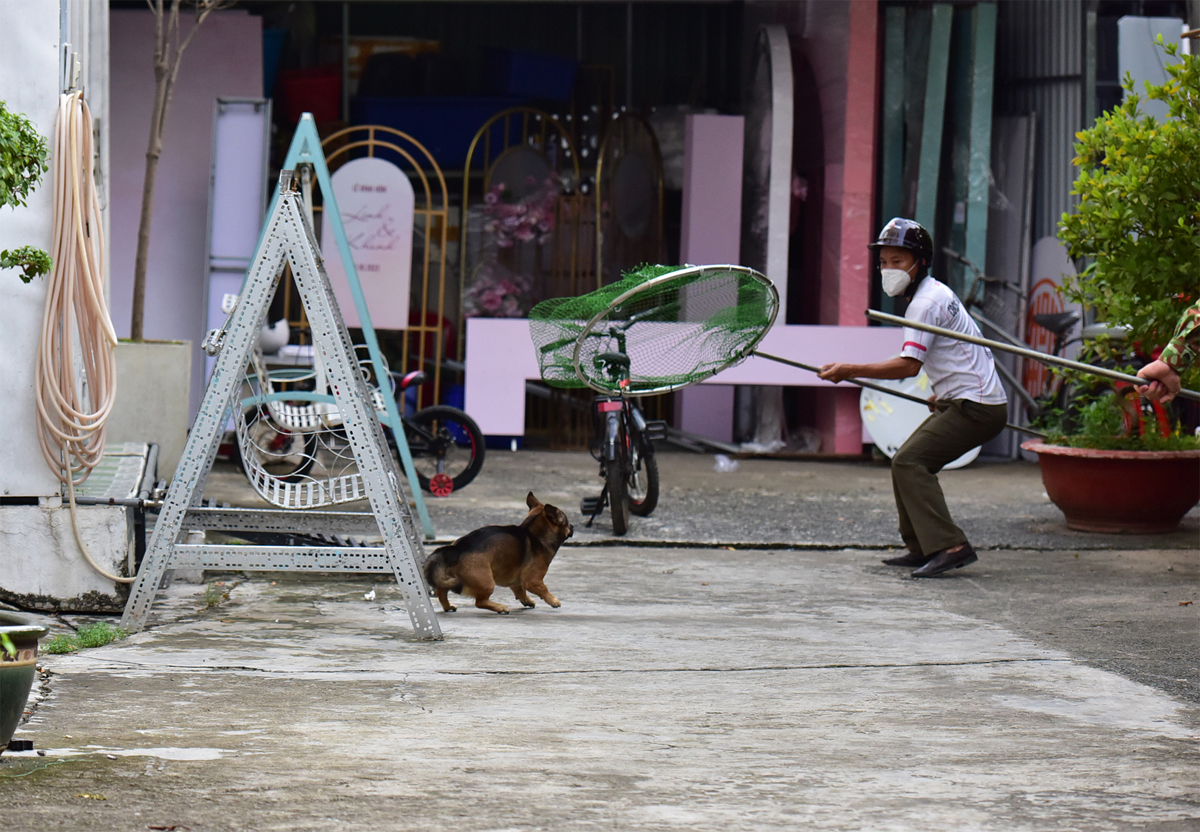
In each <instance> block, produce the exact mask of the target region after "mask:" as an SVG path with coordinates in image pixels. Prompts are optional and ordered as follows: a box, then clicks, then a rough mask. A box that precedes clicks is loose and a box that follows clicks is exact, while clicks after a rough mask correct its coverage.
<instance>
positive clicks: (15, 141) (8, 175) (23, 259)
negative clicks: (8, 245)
mask: <svg viewBox="0 0 1200 832" xmlns="http://www.w3.org/2000/svg"><path fill="white" fill-rule="evenodd" d="M47 170H49V165H47V164H46V140H45V139H44V138H43V137H42V136H41V135H39V134H38V132H37V130H36V129H35V128H34V126H33V124H32V122H30V121H29V119H27V118H25V116H23V115H21V114H20V113H14V112H12V111H11V110H9V109H8V108H7V107H6V106H5V105H4V102H3V101H0V207H4V206H8V207H10V208H16V207H18V206H24V205H25V204H26V201H27V200H28V198H29V194H30V193H32V192H33V189H34V188H36V187H37V185H38V183H39V182H40V181H41V179H42V175H43V174H44V173H45V172H46V171H47ZM0 269H20V270H21V279H22V280H23V281H25V282H26V283H28V282H29V281H30V280H32V279H33V278H35V277H37V276H38V275H43V274H46V273H47V272H49V271H50V256H49V255H48V254H46V252H44V251H42V250H41V249H38V248H34V247H32V246H22V247H21V248H17V249H13V250H12V251H9V250H7V249H5V250H4V251H0Z"/></svg>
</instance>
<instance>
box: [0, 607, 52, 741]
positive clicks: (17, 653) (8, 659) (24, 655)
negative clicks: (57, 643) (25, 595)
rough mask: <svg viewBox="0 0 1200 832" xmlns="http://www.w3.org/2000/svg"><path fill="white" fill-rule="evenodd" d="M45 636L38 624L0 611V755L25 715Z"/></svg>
mask: <svg viewBox="0 0 1200 832" xmlns="http://www.w3.org/2000/svg"><path fill="white" fill-rule="evenodd" d="M45 635H46V628H45V627H43V626H41V625H40V624H34V623H32V622H31V621H29V620H28V619H26V618H25V617H23V616H20V615H17V614H15V613H11V612H5V611H3V610H0V753H3V752H4V749H6V748H7V747H8V741H9V740H10V739H12V735H13V731H15V730H17V725H18V724H19V723H20V722H21V716H22V715H23V714H24V713H25V703H26V702H27V701H28V699H29V691H30V690H31V689H32V688H33V679H34V676H35V675H36V674H37V655H38V639H40V638H42V637H44V636H45Z"/></svg>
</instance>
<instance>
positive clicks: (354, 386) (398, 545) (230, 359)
mask: <svg viewBox="0 0 1200 832" xmlns="http://www.w3.org/2000/svg"><path fill="white" fill-rule="evenodd" d="M291 181H292V171H283V172H282V173H281V174H280V193H279V198H278V200H277V201H276V204H275V208H274V210H273V211H272V213H271V216H270V217H269V218H268V219H267V222H266V225H265V228H264V233H263V238H262V241H261V242H260V243H259V246H258V252H257V253H256V255H255V259H254V262H253V264H252V265H251V267H250V271H249V274H248V275H247V278H246V283H245V286H244V287H243V290H242V293H241V296H240V300H239V301H238V304H237V306H236V307H235V308H234V310H233V311H232V312H231V313H230V315H229V320H228V322H227V323H226V325H225V330H224V336H223V339H221V338H218V339H217V342H218V343H220V344H221V347H220V351H219V353H218V355H217V360H216V363H215V365H214V367H213V373H212V376H211V377H210V378H209V382H208V386H207V388H206V389H205V392H204V398H203V399H202V401H201V403H200V410H199V412H198V413H197V415H196V420H195V422H194V423H193V425H192V429H191V431H190V432H189V434H188V440H187V444H186V445H185V446H184V451H183V456H182V459H181V460H180V463H179V466H178V468H177V470H176V472H175V478H174V479H173V480H172V482H171V487H170V490H169V491H168V492H167V496H166V499H165V500H164V502H163V506H162V511H161V512H160V514H159V520H158V524H157V525H156V526H155V528H154V535H153V537H152V538H151V540H150V545H149V547H148V548H147V551H146V556H145V558H144V559H143V561H142V566H141V569H140V570H139V572H138V577H137V580H136V582H135V583H134V584H133V587H132V590H131V591H130V594H129V600H128V602H127V603H126V606H125V614H124V617H123V618H122V622H121V623H122V626H123V627H125V628H126V629H128V630H130V631H137V630H140V629H141V628H142V627H143V626H145V622H146V617H147V616H148V614H149V612H150V607H151V605H152V604H153V601H154V595H155V593H156V592H157V590H158V587H159V586H160V585H161V584H162V579H163V575H164V573H165V572H166V570H167V569H168V568H170V567H172V566H175V565H179V566H193V567H198V568H210V569H230V570H246V571H276V570H299V571H308V570H312V571H328V572H367V573H373V572H375V573H377V572H386V571H388V570H390V571H391V572H392V573H393V574H394V575H395V577H396V583H397V585H398V586H399V588H400V591H401V593H402V595H403V596H404V602H405V605H406V607H407V609H408V615H409V619H410V621H411V622H412V627H413V630H414V632H415V634H416V636H417V638H420V639H440V638H441V637H442V633H441V627H440V626H439V624H438V620H437V616H436V615H435V614H434V611H433V606H432V604H431V603H430V601H429V593H428V590H427V588H426V586H425V582H424V580H423V578H422V576H421V573H420V568H419V563H420V561H421V560H422V559H423V558H421V557H419V556H420V555H423V554H424V548H423V546H422V543H421V539H420V538H419V537H418V536H417V533H416V528H415V524H414V522H413V517H412V514H411V512H410V511H409V508H408V501H407V499H406V498H405V497H404V492H403V490H402V486H401V478H400V476H399V473H398V472H397V470H396V466H395V462H394V460H393V459H392V456H391V454H390V453H389V452H388V450H387V444H386V442H385V441H384V437H383V431H382V429H381V428H380V425H379V420H378V418H377V417H376V413H375V408H374V406H373V402H372V399H371V394H370V391H369V390H368V388H367V385H366V383H365V381H364V380H363V378H362V375H361V373H360V372H359V371H358V363H357V361H356V360H355V357H354V349H353V347H352V345H351V342H350V337H349V333H348V332H347V331H346V326H345V323H344V322H343V320H342V316H341V313H340V311H339V310H338V306H337V301H336V299H335V298H334V295H333V290H332V288H331V286H330V284H329V278H328V276H327V275H326V274H325V268H324V265H323V261H322V259H321V255H320V253H319V251H320V250H319V248H318V247H317V244H316V240H315V239H314V237H313V233H312V228H311V227H310V226H309V224H308V221H307V219H306V217H305V215H304V211H303V209H302V206H301V202H300V195H299V194H298V193H295V192H294V191H292V190H291V188H290V185H291ZM285 262H286V263H288V264H289V265H290V266H291V270H292V276H293V279H294V280H295V282H296V286H297V287H298V291H299V293H300V296H301V299H302V301H303V303H304V308H305V311H306V314H307V315H308V320H309V321H310V323H311V324H312V333H313V342H314V346H315V347H316V349H317V351H318V352H319V353H320V359H321V361H322V362H323V365H324V367H325V368H326V372H327V375H328V378H329V386H330V390H331V392H332V393H333V396H334V398H335V400H336V402H337V406H338V409H339V412H340V413H341V414H342V417H343V425H344V427H345V430H346V434H347V437H348V438H349V441H350V446H351V448H352V449H353V451H354V456H355V460H356V462H357V465H358V468H359V473H360V475H361V478H362V483H363V486H364V490H365V493H366V496H367V498H368V499H369V500H370V503H371V512H372V515H373V519H374V522H375V524H376V526H377V528H378V531H379V534H380V536H382V538H383V546H382V547H372V548H362V547H347V548H344V549H343V548H340V547H278V546H210V545H205V544H200V545H196V544H191V545H188V544H183V543H181V542H180V536H181V534H182V533H183V531H184V529H185V525H184V523H185V520H188V519H193V520H194V519H198V518H199V517H207V520H208V522H207V523H205V525H206V526H207V527H208V528H217V525H216V523H218V522H221V519H222V517H223V518H224V520H225V521H226V523H227V525H228V526H230V527H232V528H245V527H246V526H247V525H250V526H253V525H277V524H279V523H280V521H281V520H282V517H283V516H284V515H287V514H288V512H270V516H269V517H268V516H267V515H265V514H263V513H261V512H259V513H257V514H256V515H255V516H254V518H253V519H248V523H239V521H238V520H237V515H238V511H237V510H234V509H224V510H222V512H221V513H219V514H218V513H211V512H209V513H205V512H204V511H203V510H202V509H201V508H200V502H201V500H202V498H203V493H204V484H205V481H206V480H207V478H208V473H209V471H210V470H211V469H212V463H213V459H214V458H215V456H216V453H217V446H218V445H219V443H220V439H221V434H222V433H223V431H224V428H225V424H226V419H227V418H228V414H229V412H230V408H231V407H236V406H238V404H239V400H238V399H237V395H238V393H239V392H240V389H241V383H242V379H243V377H244V373H245V369H246V366H247V365H248V364H249V362H250V360H251V355H252V352H253V348H254V344H255V342H256V339H257V337H258V333H259V330H260V329H261V327H262V323H263V319H264V317H265V316H266V313H267V308H268V306H269V304H270V302H271V298H272V297H273V296H274V293H275V289H276V286H277V284H278V282H279V279H280V276H281V274H282V271H283V266H284V263H285ZM326 514H329V515H334V514H337V513H333V512H329V513H326ZM304 516H305V515H304V514H303V513H301V512H297V513H296V514H295V517H296V520H297V522H296V523H295V524H294V525H295V526H297V527H298V526H304V525H311V523H309V522H306V521H304V520H302V519H301V518H303V517H304ZM327 519H331V520H332V519H334V518H333V517H329V518H327ZM338 519H339V520H340V521H342V522H345V520H346V519H347V518H345V517H344V516H343V517H339V518H338ZM354 523H355V524H357V523H358V521H357V520H356V521H354Z"/></svg>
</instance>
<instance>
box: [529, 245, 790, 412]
mask: <svg viewBox="0 0 1200 832" xmlns="http://www.w3.org/2000/svg"><path fill="white" fill-rule="evenodd" d="M778 308H779V296H778V293H777V292H776V291H775V287H774V286H773V285H772V284H771V282H770V281H769V280H767V278H766V277H765V276H763V275H762V274H760V273H759V272H757V271H755V270H754V269H750V268H747V267H745V266H732V265H720V266H686V267H678V266H643V267H642V268H640V269H638V270H636V271H633V272H630V273H628V274H626V276H625V278H624V279H622V280H621V281H619V282H617V283H614V284H612V285H610V286H605V287H602V288H601V289H597V290H596V291H594V292H590V293H588V294H586V295H582V296H580V297H575V298H555V299H552V300H548V301H543V302H542V303H540V304H538V305H537V306H536V307H534V309H533V310H531V311H530V315H529V317H530V334H531V336H532V337H533V341H534V344H535V346H536V348H537V349H536V353H537V358H538V364H539V368H540V370H541V374H542V379H543V380H544V381H546V383H548V384H550V385H552V386H555V387H589V388H591V389H593V390H595V391H597V392H600V393H606V394H623V395H629V396H645V395H651V394H655V393H666V392H669V391H671V390H677V389H679V388H681V387H686V386H687V385H689V384H695V383H696V382H699V381H703V380H704V379H706V378H709V377H710V376H712V375H715V374H716V373H718V372H720V371H721V370H723V369H725V368H727V367H730V366H732V365H734V364H737V363H738V362H740V361H742V360H743V359H745V358H746V357H747V356H748V355H749V354H750V352H751V351H752V350H753V349H754V347H755V346H756V345H757V344H758V342H759V341H761V340H762V338H763V336H764V335H765V334H766V332H767V330H769V329H770V328H771V325H772V324H773V323H774V321H775V316H776V314H777V312H778Z"/></svg>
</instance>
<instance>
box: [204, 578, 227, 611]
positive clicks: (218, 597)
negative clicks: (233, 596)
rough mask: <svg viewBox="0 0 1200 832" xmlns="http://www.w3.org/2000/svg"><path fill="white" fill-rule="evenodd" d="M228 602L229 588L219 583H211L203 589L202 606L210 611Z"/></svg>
mask: <svg viewBox="0 0 1200 832" xmlns="http://www.w3.org/2000/svg"><path fill="white" fill-rule="evenodd" d="M228 600H229V588H228V587H226V586H225V584H224V583H222V582H221V581H217V582H216V583H211V584H209V585H208V586H206V587H205V588H204V606H206V607H208V608H209V609H212V608H213V607H219V606H220V605H221V604H222V603H224V602H225V601H228Z"/></svg>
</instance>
